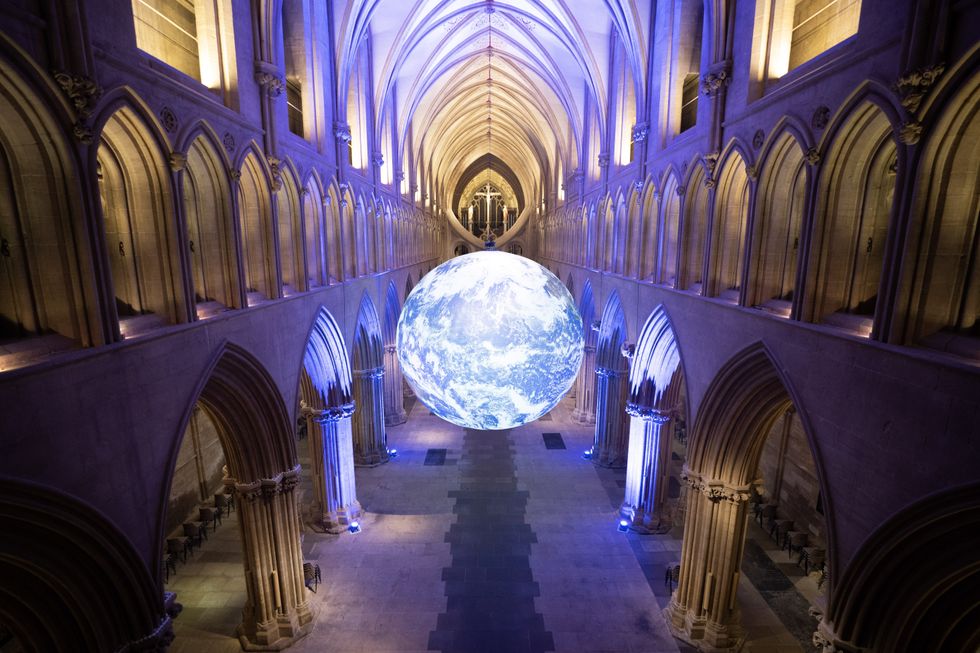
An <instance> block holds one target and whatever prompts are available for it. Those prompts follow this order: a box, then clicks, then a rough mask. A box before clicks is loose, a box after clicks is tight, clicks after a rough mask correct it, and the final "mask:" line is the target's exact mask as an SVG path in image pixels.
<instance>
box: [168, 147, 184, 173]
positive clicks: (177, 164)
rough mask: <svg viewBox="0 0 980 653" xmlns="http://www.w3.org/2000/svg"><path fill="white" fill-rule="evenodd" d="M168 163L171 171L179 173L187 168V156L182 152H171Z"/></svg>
mask: <svg viewBox="0 0 980 653" xmlns="http://www.w3.org/2000/svg"><path fill="white" fill-rule="evenodd" d="M169 163H170V169H171V170H173V171H174V172H180V171H181V170H183V169H184V168H186V167H187V155H186V154H184V153H183V152H171V153H170V161H169Z"/></svg>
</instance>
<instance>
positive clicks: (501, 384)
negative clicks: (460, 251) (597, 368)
mask: <svg viewBox="0 0 980 653" xmlns="http://www.w3.org/2000/svg"><path fill="white" fill-rule="evenodd" d="M397 343H398V360H399V362H400V363H401V366H402V372H403V374H404V376H405V378H406V379H407V380H408V382H409V384H410V385H411V386H412V388H413V389H414V390H415V394H416V395H417V396H418V398H419V399H420V400H421V401H422V403H424V404H425V405H426V406H428V407H429V408H430V409H431V410H432V412H433V413H435V414H436V415H438V416H439V417H441V418H443V419H445V420H447V421H449V422H452V423H453V424H458V425H459V426H464V427H468V428H472V429H507V428H512V427H515V426H519V425H521V424H524V423H527V422H531V421H534V420H536V419H538V418H539V417H541V416H542V415H544V414H545V413H546V412H548V411H549V410H551V409H552V408H554V407H555V405H556V404H557V403H558V401H559V400H560V399H561V398H562V396H564V395H565V393H566V392H568V390H569V388H571V387H572V383H574V382H575V378H576V376H577V375H578V371H579V367H580V366H581V364H582V354H583V345H584V338H583V328H582V317H581V316H580V315H579V313H578V309H577V308H576V307H575V301H574V300H573V298H572V296H571V295H570V294H569V292H568V290H567V289H566V288H565V286H564V284H562V282H561V281H560V280H559V279H558V278H557V277H555V275H553V274H551V272H549V271H548V270H547V269H545V268H544V267H543V266H541V265H538V264H537V263H535V262H534V261H531V260H530V259H527V258H524V257H522V256H516V255H514V254H508V253H506V252H500V251H483V252H474V253H472V254H466V255H464V256H458V257H456V258H453V259H451V260H449V261H447V262H446V263H443V264H442V265H440V266H438V267H437V268H435V269H434V270H432V271H431V272H429V274H427V275H425V277H423V278H422V280H421V281H419V283H418V285H416V286H415V289H414V290H412V292H411V294H409V296H408V297H407V298H406V300H405V306H404V308H403V309H402V313H401V316H400V317H399V320H398V333H397Z"/></svg>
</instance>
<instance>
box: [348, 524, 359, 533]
mask: <svg viewBox="0 0 980 653" xmlns="http://www.w3.org/2000/svg"><path fill="white" fill-rule="evenodd" d="M347 530H349V531H350V532H351V533H360V532H361V524H360V522H356V521H352V522H351V523H350V526H348V527H347Z"/></svg>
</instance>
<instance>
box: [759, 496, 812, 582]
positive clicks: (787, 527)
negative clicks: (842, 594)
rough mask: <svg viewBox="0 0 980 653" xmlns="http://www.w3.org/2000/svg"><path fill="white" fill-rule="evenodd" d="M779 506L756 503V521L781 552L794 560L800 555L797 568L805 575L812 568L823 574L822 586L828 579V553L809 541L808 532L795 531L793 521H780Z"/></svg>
mask: <svg viewBox="0 0 980 653" xmlns="http://www.w3.org/2000/svg"><path fill="white" fill-rule="evenodd" d="M777 507H778V506H777V505H776V504H774V503H762V502H761V501H760V502H756V503H754V504H753V511H754V512H755V519H756V521H758V522H759V525H760V526H762V528H763V529H765V530H766V531H768V533H769V537H771V538H772V539H773V540H774V541H775V542H776V543H777V544H779V545H780V550H781V551H786V552H787V554H788V556H789V559H790V560H792V559H793V554H794V553H796V554H798V555H799V558H798V559H797V561H796V564H797V566H799V567H802V568H803V573H804V574H806V575H808V574H809V573H810V570H811V568H812V569H814V570H816V571H819V572H820V574H821V581H820V582H821V584H822V582H823V579H824V578H825V577H826V575H825V574H826V571H825V566H826V565H825V563H826V558H827V551H826V549H824V548H823V547H820V546H816V543H811V542H810V541H809V539H810V535H809V533H807V532H806V531H798V530H795V529H794V526H795V524H794V522H793V520H792V519H780V518H779V517H778V515H777Z"/></svg>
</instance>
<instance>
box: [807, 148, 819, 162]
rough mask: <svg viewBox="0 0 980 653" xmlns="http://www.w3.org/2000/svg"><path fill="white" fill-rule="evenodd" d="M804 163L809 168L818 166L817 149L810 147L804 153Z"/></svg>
mask: <svg viewBox="0 0 980 653" xmlns="http://www.w3.org/2000/svg"><path fill="white" fill-rule="evenodd" d="M806 162H807V163H808V164H810V165H811V166H816V165H819V164H820V152H818V151H817V148H815V147H811V148H810V149H808V150H807V151H806Z"/></svg>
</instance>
